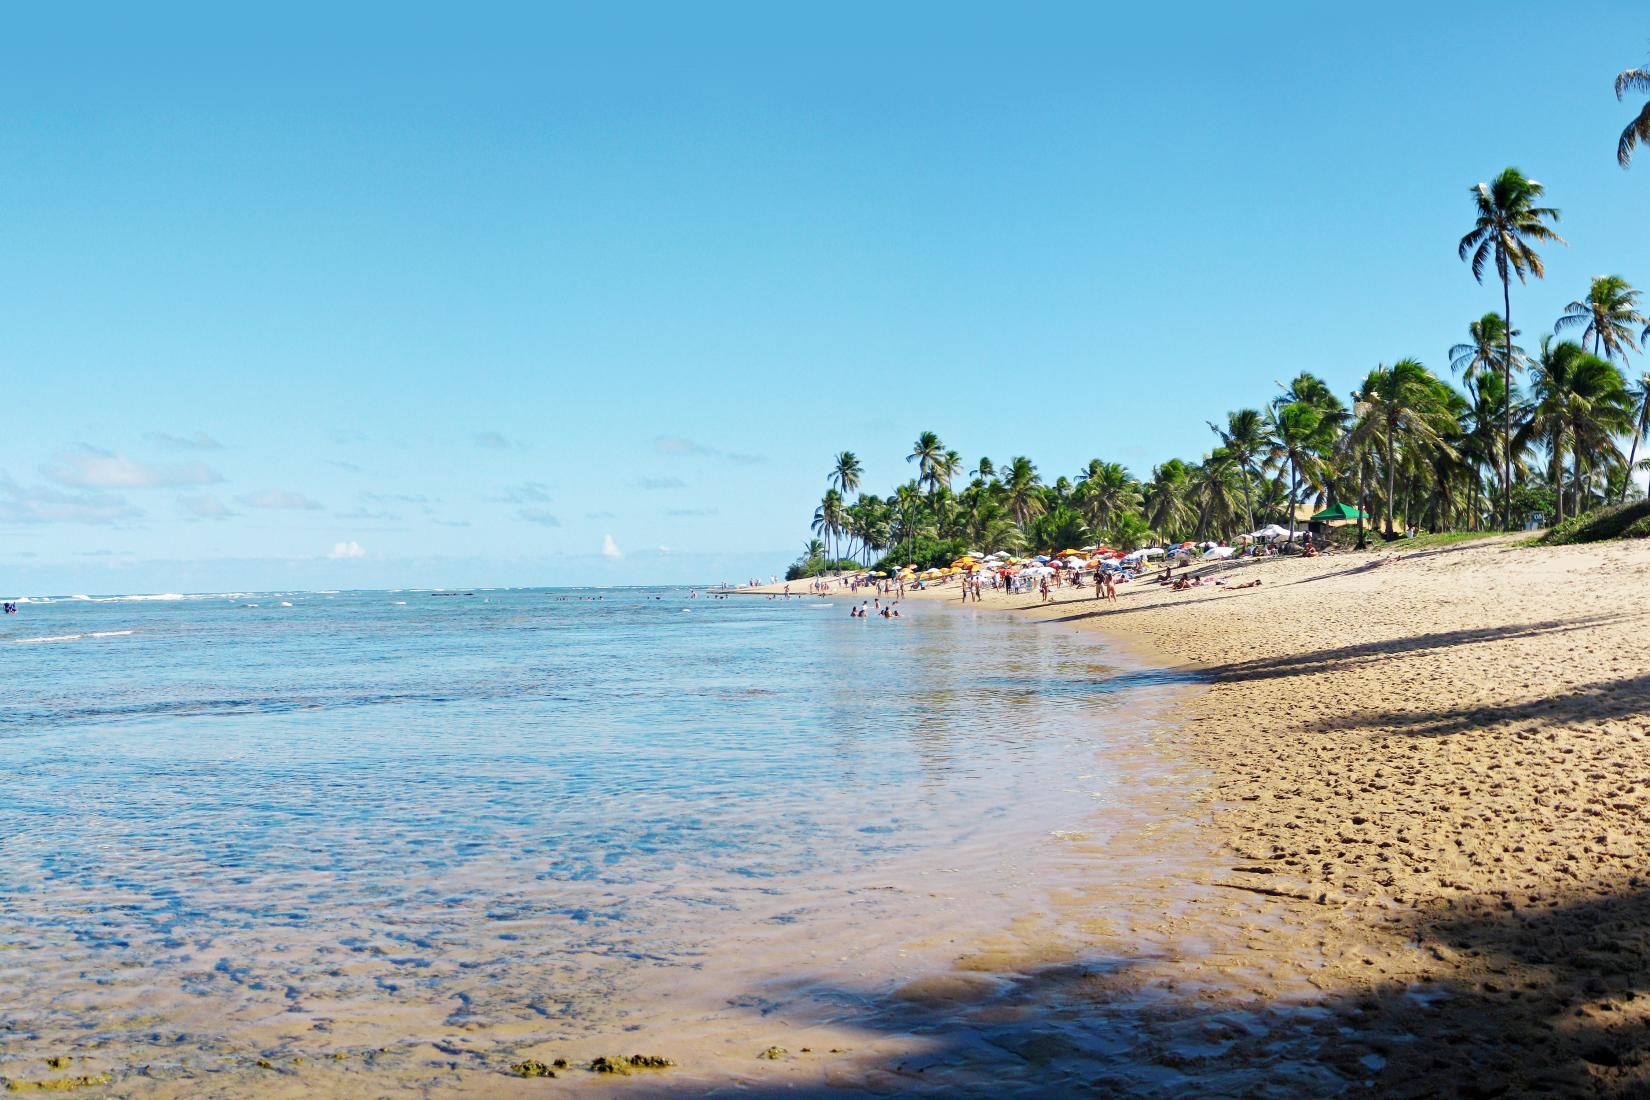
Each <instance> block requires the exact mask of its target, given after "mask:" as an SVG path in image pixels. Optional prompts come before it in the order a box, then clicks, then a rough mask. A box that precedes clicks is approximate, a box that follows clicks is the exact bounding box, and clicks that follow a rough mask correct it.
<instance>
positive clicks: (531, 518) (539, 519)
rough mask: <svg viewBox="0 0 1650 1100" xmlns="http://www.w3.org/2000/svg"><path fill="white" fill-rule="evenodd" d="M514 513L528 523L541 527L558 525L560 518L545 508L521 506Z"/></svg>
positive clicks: (559, 524)
mask: <svg viewBox="0 0 1650 1100" xmlns="http://www.w3.org/2000/svg"><path fill="white" fill-rule="evenodd" d="M516 515H518V516H520V517H521V518H522V519H524V520H526V521H527V522H528V523H536V524H538V525H539V526H541V527H560V526H561V520H559V519H557V518H556V517H555V516H553V515H551V514H550V510H549V509H547V508H523V509H522V510H521V511H519V512H517V513H516Z"/></svg>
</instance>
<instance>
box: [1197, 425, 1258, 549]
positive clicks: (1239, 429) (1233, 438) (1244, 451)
mask: <svg viewBox="0 0 1650 1100" xmlns="http://www.w3.org/2000/svg"><path fill="white" fill-rule="evenodd" d="M1209 430H1210V431H1211V432H1214V433H1215V435H1217V436H1219V437H1220V445H1221V446H1222V447H1224V448H1225V449H1226V453H1227V454H1228V455H1230V456H1231V458H1232V461H1233V462H1234V463H1235V464H1236V465H1237V468H1238V472H1239V473H1241V474H1242V475H1243V510H1244V513H1245V514H1246V515H1247V516H1248V517H1249V530H1251V531H1253V530H1254V529H1255V501H1254V492H1253V490H1252V489H1251V488H1250V484H1249V472H1250V470H1251V469H1252V468H1253V467H1254V464H1255V459H1257V458H1258V457H1260V455H1261V452H1262V451H1263V450H1264V449H1265V447H1266V420H1265V418H1264V417H1262V416H1261V415H1260V413H1259V412H1258V411H1256V410H1254V409H1239V410H1238V411H1237V412H1230V413H1227V414H1226V427H1225V429H1224V430H1223V429H1221V428H1220V427H1218V426H1216V425H1215V424H1214V422H1212V421H1211V422H1209Z"/></svg>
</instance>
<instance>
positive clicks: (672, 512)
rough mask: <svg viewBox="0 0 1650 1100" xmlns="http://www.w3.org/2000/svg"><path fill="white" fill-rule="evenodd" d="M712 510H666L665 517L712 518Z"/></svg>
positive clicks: (714, 510) (713, 513)
mask: <svg viewBox="0 0 1650 1100" xmlns="http://www.w3.org/2000/svg"><path fill="white" fill-rule="evenodd" d="M715 514H716V509H714V508H666V509H665V515H667V516H714V515H715Z"/></svg>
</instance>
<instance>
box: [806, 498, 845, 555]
mask: <svg viewBox="0 0 1650 1100" xmlns="http://www.w3.org/2000/svg"><path fill="white" fill-rule="evenodd" d="M844 519H845V515H844V513H843V510H842V494H841V493H839V492H837V491H836V490H835V489H826V490H825V499H823V500H821V501H820V502H819V507H818V508H815V509H814V522H813V529H814V531H815V532H817V533H818V534H821V535H823V536H825V537H826V538H827V539H830V540H831V544H832V545H831V556H832V557H833V558H834V557H836V539H837V536H838V535H840V534H841V533H842V524H843V520H844Z"/></svg>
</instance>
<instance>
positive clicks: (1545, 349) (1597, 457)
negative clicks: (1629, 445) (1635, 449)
mask: <svg viewBox="0 0 1650 1100" xmlns="http://www.w3.org/2000/svg"><path fill="white" fill-rule="evenodd" d="M1531 389H1532V390H1533V391H1534V397H1535V407H1534V408H1533V409H1532V410H1531V416H1530V419H1529V422H1528V423H1527V424H1526V425H1525V426H1524V431H1525V433H1527V434H1528V435H1530V436H1534V437H1538V438H1540V439H1543V440H1545V441H1546V442H1547V448H1548V454H1549V457H1550V459H1551V461H1552V477H1553V487H1554V489H1555V491H1556V492H1555V496H1556V497H1557V513H1556V515H1555V517H1554V518H1555V520H1556V521H1557V522H1563V519H1564V456H1565V452H1566V451H1568V452H1569V455H1570V458H1571V466H1572V472H1573V475H1574V476H1573V478H1572V482H1571V484H1572V485H1573V487H1574V489H1575V510H1576V512H1577V513H1578V514H1579V513H1580V512H1582V511H1584V510H1585V508H1586V505H1587V489H1586V485H1587V477H1588V472H1589V471H1590V470H1594V469H1597V468H1598V467H1599V466H1600V465H1609V464H1620V463H1621V462H1622V461H1623V459H1622V457H1621V449H1620V448H1619V447H1617V446H1616V441H1615V437H1616V436H1617V435H1625V434H1626V433H1627V432H1629V431H1631V430H1632V428H1633V404H1632V398H1631V397H1629V396H1628V391H1627V384H1626V381H1625V380H1624V379H1623V378H1622V376H1621V371H1620V370H1619V369H1617V367H1616V365H1615V364H1614V363H1610V362H1608V361H1606V360H1604V359H1601V358H1599V357H1598V356H1596V355H1593V354H1591V353H1589V352H1588V351H1587V350H1586V349H1584V348H1583V347H1582V346H1581V345H1580V344H1576V343H1572V342H1570V341H1568V340H1566V341H1564V342H1563V343H1561V344H1556V345H1555V344H1554V343H1553V342H1552V341H1551V340H1546V339H1544V340H1543V341H1542V346H1541V357H1540V359H1539V360H1538V361H1537V363H1536V366H1535V370H1534V373H1533V379H1532V385H1531Z"/></svg>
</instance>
